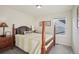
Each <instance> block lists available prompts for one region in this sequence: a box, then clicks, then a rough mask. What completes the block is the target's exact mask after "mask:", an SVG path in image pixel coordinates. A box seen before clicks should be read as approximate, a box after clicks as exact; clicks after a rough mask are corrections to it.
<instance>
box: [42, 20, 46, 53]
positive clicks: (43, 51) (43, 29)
mask: <svg viewBox="0 0 79 59" xmlns="http://www.w3.org/2000/svg"><path fill="white" fill-rule="evenodd" d="M45 53H46V49H45V21H42V45H41V54H45Z"/></svg>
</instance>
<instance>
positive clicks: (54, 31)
mask: <svg viewBox="0 0 79 59" xmlns="http://www.w3.org/2000/svg"><path fill="white" fill-rule="evenodd" d="M55 40H56V28H55V25H54V46H55V42H56V41H55Z"/></svg>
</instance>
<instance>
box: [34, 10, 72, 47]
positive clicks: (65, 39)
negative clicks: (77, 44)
mask: <svg viewBox="0 0 79 59" xmlns="http://www.w3.org/2000/svg"><path fill="white" fill-rule="evenodd" d="M71 16H72V12H71V10H70V11H66V12H62V13H56V14H52V15H48V16H42V17H37V18H36V19H35V21H36V23H35V24H36V25H35V27H39V22H40V21H41V20H42V18H43V17H44V18H45V19H44V20H47V21H51V22H53V20H54V18H62V17H66V18H67V21H66V23H67V24H66V34H65V35H64V36H61V35H60V36H59V35H57V38H56V43H59V44H64V45H68V46H71V34H72V33H71V27H72V26H71V23H72V19H71ZM52 25H53V23H52ZM51 27H52V28H53V26H51ZM48 30H49V31H50V29H48ZM52 32H53V31H52Z"/></svg>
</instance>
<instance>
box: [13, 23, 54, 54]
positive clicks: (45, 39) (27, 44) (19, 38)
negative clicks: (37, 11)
mask: <svg viewBox="0 0 79 59" xmlns="http://www.w3.org/2000/svg"><path fill="white" fill-rule="evenodd" d="M44 26H45V25H44V22H43V27H42V33H36V32H32V31H31V28H29V27H27V26H20V27H18V28H16V29H15V31H13V32H15V34H14V36H15V45H16V46H17V47H19V48H20V49H22V50H23V51H25V52H28V53H30V54H40V53H42V54H44V53H48V52H49V50H50V49H51V47H53V46H55V35H54V36H53V35H51V34H44V33H45V32H44V29H45V28H44ZM24 31H26V33H24Z"/></svg>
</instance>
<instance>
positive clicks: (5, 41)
mask: <svg viewBox="0 0 79 59" xmlns="http://www.w3.org/2000/svg"><path fill="white" fill-rule="evenodd" d="M9 48H13V38H12V36H11V35H8V36H4V37H2V36H0V51H3V50H6V49H9Z"/></svg>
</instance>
